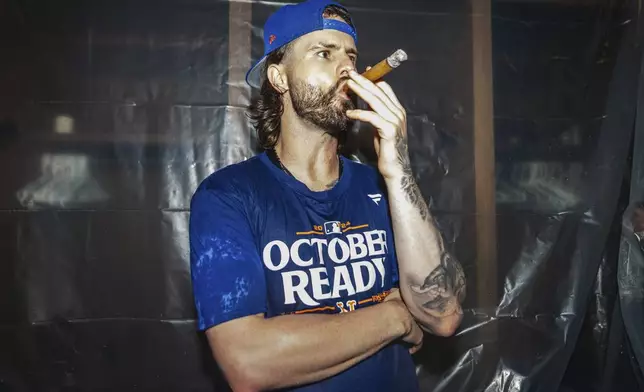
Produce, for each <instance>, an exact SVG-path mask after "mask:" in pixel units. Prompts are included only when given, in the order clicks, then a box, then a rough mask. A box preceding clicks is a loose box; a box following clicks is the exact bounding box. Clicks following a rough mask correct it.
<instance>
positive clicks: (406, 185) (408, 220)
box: [386, 146, 465, 335]
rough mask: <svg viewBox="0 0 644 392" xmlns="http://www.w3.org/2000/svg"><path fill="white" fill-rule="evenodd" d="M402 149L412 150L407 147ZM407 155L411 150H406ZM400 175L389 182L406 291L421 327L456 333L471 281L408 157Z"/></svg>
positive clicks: (402, 160) (402, 281)
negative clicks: (452, 252) (443, 233)
mask: <svg viewBox="0 0 644 392" xmlns="http://www.w3.org/2000/svg"><path fill="white" fill-rule="evenodd" d="M401 149H403V150H404V149H406V146H402V147H401ZM401 154H402V156H404V157H405V156H406V151H402V152H401ZM401 162H402V166H403V168H404V170H403V172H402V173H401V175H400V176H398V177H395V178H390V179H387V180H386V182H387V193H388V196H389V203H390V209H391V216H392V226H393V232H394V238H395V245H396V255H397V258H398V265H399V269H400V290H401V293H402V296H403V298H404V299H405V303H406V304H407V306H408V307H409V311H410V312H411V314H412V315H414V317H415V318H416V319H417V320H418V322H419V324H421V326H423V327H424V328H425V329H428V330H430V331H432V332H434V333H436V334H438V335H451V334H452V333H453V332H454V329H455V328H456V327H458V325H459V324H460V321H461V318H462V309H461V305H460V304H461V302H462V300H463V298H464V296H465V277H464V274H463V270H462V268H461V265H460V264H459V263H458V261H457V260H456V259H454V258H453V257H452V256H451V255H450V254H449V253H447V252H446V251H445V248H444V245H443V240H442V237H441V235H440V233H439V231H438V229H437V228H436V226H435V225H434V220H433V217H432V216H431V213H430V211H429V208H428V207H427V203H425V200H424V198H423V196H422V194H421V192H420V189H419V188H418V185H417V184H416V181H415V180H414V177H413V175H412V172H411V168H410V165H409V160H408V159H401Z"/></svg>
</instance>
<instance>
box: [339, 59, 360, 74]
mask: <svg viewBox="0 0 644 392" xmlns="http://www.w3.org/2000/svg"><path fill="white" fill-rule="evenodd" d="M344 57H345V58H344V59H342V63H341V64H340V76H341V77H343V78H348V77H349V71H355V70H356V65H355V64H354V63H353V60H352V59H351V58H350V57H349V56H344Z"/></svg>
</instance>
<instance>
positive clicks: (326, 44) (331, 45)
mask: <svg viewBox="0 0 644 392" xmlns="http://www.w3.org/2000/svg"><path fill="white" fill-rule="evenodd" d="M320 48H324V49H334V50H340V46H339V45H336V44H334V43H330V42H318V43H316V44H313V45H311V47H310V48H309V50H315V49H320ZM346 52H347V53H349V54H353V55H355V56H357V55H358V51H357V50H356V49H354V48H348V49H347V50H346Z"/></svg>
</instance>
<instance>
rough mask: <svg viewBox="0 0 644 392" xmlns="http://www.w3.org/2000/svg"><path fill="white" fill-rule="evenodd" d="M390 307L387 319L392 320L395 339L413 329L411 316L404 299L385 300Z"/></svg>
mask: <svg viewBox="0 0 644 392" xmlns="http://www.w3.org/2000/svg"><path fill="white" fill-rule="evenodd" d="M382 305H384V306H386V307H387V308H388V312H386V314H387V320H389V321H390V322H391V331H392V333H393V337H394V339H397V338H401V337H403V336H406V335H407V334H408V333H409V331H411V327H412V324H411V316H410V314H409V312H408V311H407V308H406V307H405V304H404V303H403V302H402V301H398V300H394V301H388V302H384V303H383V304H382Z"/></svg>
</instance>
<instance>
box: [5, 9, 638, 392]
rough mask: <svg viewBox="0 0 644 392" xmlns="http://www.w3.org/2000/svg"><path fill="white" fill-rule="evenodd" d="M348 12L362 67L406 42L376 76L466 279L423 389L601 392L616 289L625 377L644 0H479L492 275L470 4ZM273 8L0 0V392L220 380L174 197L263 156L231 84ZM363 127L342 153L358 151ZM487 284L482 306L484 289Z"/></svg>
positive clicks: (428, 352)
mask: <svg viewBox="0 0 644 392" xmlns="http://www.w3.org/2000/svg"><path fill="white" fill-rule="evenodd" d="M344 3H345V4H346V5H348V6H349V7H350V9H351V10H352V11H353V15H354V20H355V21H356V24H357V27H358V32H359V37H360V42H359V49H360V52H361V56H360V63H361V64H360V65H361V66H362V67H364V66H366V65H367V64H375V63H376V62H378V61H380V60H381V59H382V58H384V57H385V56H386V55H388V54H390V52H392V51H393V50H395V49H397V48H399V47H402V48H404V49H405V50H406V51H407V52H408V54H409V55H410V61H408V62H407V63H405V64H404V71H402V70H400V71H396V72H393V73H392V74H391V75H390V76H388V81H389V83H390V84H391V85H392V86H393V87H394V89H395V91H396V92H397V93H398V95H399V97H400V99H401V101H402V102H403V104H404V105H405V107H406V109H407V111H408V117H409V126H408V127H409V133H410V152H411V156H412V163H413V168H414V172H415V174H416V177H417V180H418V182H419V185H420V187H421V189H422V191H423V193H424V195H425V196H426V198H427V200H428V201H429V202H430V203H431V205H432V208H433V210H434V211H435V214H436V216H437V219H438V221H439V224H440V227H441V230H442V231H443V233H444V235H445V238H446V239H447V241H448V243H449V246H450V248H451V249H452V250H453V251H454V253H455V254H456V256H457V257H458V258H459V260H461V262H462V263H463V265H464V268H465V271H466V275H467V279H468V287H469V289H468V293H469V294H468V297H467V300H466V303H465V308H466V314H465V319H464V322H463V325H462V326H461V328H460V329H459V331H458V333H457V335H456V336H454V337H452V338H448V339H443V338H440V339H439V338H435V337H432V336H427V338H426V342H425V345H424V348H423V350H422V351H421V352H420V353H418V354H417V355H416V362H417V364H418V374H419V378H420V380H421V384H422V386H423V390H436V391H446V392H448V391H449V392H451V391H490V392H492V391H544V392H545V391H547V392H552V391H558V390H561V391H575V390H580V391H581V390H584V391H586V390H590V389H588V388H592V389H593V390H599V385H609V386H610V382H611V380H608V381H607V380H606V378H602V376H601V375H600V374H601V373H602V372H603V371H604V367H605V362H606V361H605V359H606V358H607V352H609V351H611V347H614V346H615V344H612V343H611V342H612V340H611V339H610V338H609V335H610V331H611V328H610V327H611V326H612V325H613V324H614V322H613V319H614V318H613V315H614V314H618V315H620V314H619V313H615V311H614V310H613V309H615V307H616V305H615V303H616V298H617V291H618V290H619V302H620V304H618V305H619V306H618V307H617V309H618V310H619V309H620V308H621V312H622V313H624V314H623V320H624V325H625V328H626V331H627V333H626V335H627V336H628V339H624V340H619V339H617V340H616V341H617V344H618V345H622V344H624V343H623V342H624V341H626V343H625V344H626V347H627V348H628V349H629V350H631V351H632V353H633V355H632V357H631V359H633V364H634V365H633V367H632V369H631V367H630V366H631V363H630V362H628V361H626V362H624V361H622V362H620V363H621V365H620V369H619V370H620V371H621V372H622V373H624V374H626V373H629V372H630V374H631V377H632V378H635V377H636V376H633V372H635V371H637V372H639V367H638V366H637V361H636V360H635V358H636V359H637V360H639V361H640V362H639V363H644V359H643V358H642V356H643V355H644V352H643V351H642V341H643V337H642V332H641V331H642V329H641V328H639V329H638V327H641V324H642V320H643V318H642V296H641V295H640V294H641V289H642V279H641V277H642V268H643V267H642V257H641V256H642V255H641V254H640V253H638V252H640V251H641V249H639V248H636V247H634V246H633V245H632V244H633V243H632V234H633V232H632V226H631V227H630V230H631V232H630V233H629V232H628V230H629V229H628V227H626V226H627V225H626V224H624V226H625V228H624V235H623V237H624V239H623V241H622V244H621V245H622V248H621V256H620V257H619V265H618V256H617V255H615V254H613V253H614V252H613V251H614V250H615V249H618V248H619V246H620V241H619V239H618V240H617V241H612V242H611V241H610V238H611V236H610V232H611V230H610V229H611V227H612V226H614V225H613V223H614V220H615V216H617V215H618V214H621V212H622V211H619V208H618V206H619V204H618V199H619V197H620V189H621V186H622V178H623V174H624V173H625V172H628V171H630V168H629V167H628V162H627V157H628V155H629V147H630V146H631V139H632V134H633V125H634V124H635V115H636V106H635V102H636V97H637V87H638V83H634V82H633V81H637V80H638V78H639V77H640V63H641V50H640V47H639V45H637V42H638V41H637V40H638V37H639V36H638V34H639V30H638V29H641V26H640V24H641V23H640V19H639V17H638V16H639V15H638V11H639V10H638V8H637V4H636V3H637V2H636V1H622V2H619V1H617V2H615V1H606V2H605V3H602V2H595V3H593V4H592V5H586V6H584V5H570V4H568V5H562V4H559V3H558V2H543V3H540V2H516V3H514V2H499V3H494V6H493V9H492V13H493V18H492V22H491V23H492V33H493V36H492V43H493V53H492V56H493V65H494V75H493V77H494V139H495V150H496V185H497V186H496V203H497V216H496V232H497V236H496V237H497V239H498V244H497V246H496V248H497V251H498V260H497V261H496V273H497V283H495V286H494V287H491V286H486V285H491V284H494V283H490V282H485V281H481V280H480V279H477V276H481V271H479V270H478V268H479V267H481V265H480V263H477V249H476V236H477V232H476V226H477V224H476V219H477V211H476V207H475V206H476V203H475V201H476V195H475V186H474V176H475V171H474V167H473V165H474V164H473V155H472V154H473V95H472V91H473V87H472V80H473V76H472V75H473V73H474V72H477V70H473V69H472V34H473V32H472V12H471V9H470V5H469V3H467V2H464V1H450V2H444V1H424V2H417V1H411V0H406V1H398V2H384V1H380V0H377V1H376V0H370V1H366V0H364V1H361V0H352V1H345V2H344ZM579 3H581V2H579ZM278 5H279V3H274V2H252V4H251V3H250V2H234V3H228V2H226V1H221V2H213V1H205V0H193V1H188V2H181V1H171V0H165V1H154V2H152V1H144V0H142V1H129V2H128V1H110V2H107V1H96V2H70V1H58V2H47V3H45V2H34V1H28V0H27V1H24V0H11V1H8V2H5V3H4V4H3V5H2V6H0V9H2V10H3V13H0V18H1V19H2V20H1V22H2V23H0V26H1V27H0V29H2V30H1V32H2V34H0V39H2V40H3V43H4V45H3V46H2V58H3V60H2V62H1V64H0V86H1V90H2V92H3V93H2V94H0V129H1V131H2V132H0V162H1V163H2V165H3V168H4V170H3V181H2V183H3V186H2V187H1V188H0V255H1V256H0V257H1V262H0V347H1V348H2V349H0V387H6V388H8V390H10V391H34V390H83V391H85V390H87V391H90V390H98V389H101V390H118V391H130V390H159V391H161V390H162V391H173V390H176V391H186V390H194V391H212V390H216V391H220V390H226V388H227V387H226V384H225V382H223V379H222V377H221V374H220V373H219V372H218V370H217V367H216V364H215V363H214V362H213V360H212V356H211V354H210V352H209V349H208V346H207V344H206V342H205V339H204V337H203V335H201V334H198V333H197V332H196V328H195V323H194V316H195V313H194V309H193V302H192V296H191V295H192V292H191V287H190V277H189V263H188V260H189V252H188V233H187V227H188V217H189V201H190V197H191V195H192V193H193V192H194V190H195V188H196V186H197V185H198V184H199V182H200V181H201V180H202V179H203V178H205V177H206V176H207V175H208V174H210V173H211V172H213V171H214V170H217V169H219V168H221V167H223V166H225V165H228V164H231V163H234V162H238V161H241V160H243V159H246V158H248V157H250V156H252V155H254V154H255V153H257V149H256V148H255V141H256V140H255V136H254V135H253V132H252V130H251V129H250V127H249V124H248V121H247V119H246V118H245V117H244V107H245V105H246V104H247V103H248V92H249V91H248V89H247V88H246V87H244V85H243V82H241V80H240V75H242V76H243V73H244V72H245V67H246V66H247V65H248V64H249V63H250V59H251V58H252V59H257V58H258V57H259V56H260V54H261V51H262V46H261V45H262V39H261V36H262V25H263V22H264V21H265V19H266V17H267V16H268V15H269V14H270V13H271V12H272V11H274V10H275V8H276V7H277V6H278ZM245 42H247V43H250V44H251V47H250V53H246V54H244V53H243V52H240V51H241V50H242V49H243V48H244V43H245ZM247 57H248V58H247ZM640 115H641V113H640ZM363 136H364V133H363V132H359V131H358V130H356V132H355V133H353V134H352V136H351V138H350V142H349V143H348V146H349V148H350V151H348V153H350V154H351V156H352V157H354V158H355V159H359V160H362V161H364V162H367V163H369V162H371V163H372V162H373V159H374V154H373V151H372V150H371V149H370V147H369V146H370V140H368V139H369V137H368V136H366V137H364V138H363ZM636 140H637V141H636V144H637V145H642V141H641V134H640V138H637V139H636ZM640 151H641V149H640ZM635 156H636V157H639V158H637V159H639V162H640V163H639V166H638V167H640V169H638V170H639V171H637V173H638V176H640V177H641V161H642V160H641V156H642V154H641V152H640V153H639V154H637V153H636V154H635ZM637 159H636V160H637ZM634 167H635V164H634ZM638 181H639V182H637V184H638V185H637V186H636V187H635V188H634V191H633V194H636V195H637V197H639V198H640V199H641V198H642V188H641V179H639V177H638ZM633 197H635V196H633ZM619 216H620V219H621V215H619ZM624 216H625V217H626V215H624ZM618 231H621V228H619V225H618ZM627 237H628V239H627ZM617 238H619V235H618V236H617ZM616 270H617V272H615V271H616ZM617 276H618V277H619V285H617V284H612V283H611V282H615V280H616V279H617ZM611 279H612V280H611ZM486 290H487V291H489V292H492V293H498V296H497V298H496V299H495V300H496V301H495V302H496V305H495V306H492V305H490V304H489V303H487V302H485V301H482V300H481V299H480V298H478V295H479V294H480V293H483V292H485V291H486ZM638 290H639V291H638ZM638 293H639V294H638ZM620 317H621V315H620ZM586 331H589V332H588V333H586ZM613 331H617V332H618V329H613ZM584 336H588V338H587V339H586V338H584ZM629 342H632V345H631V344H630V343H629ZM613 343H614V342H613ZM611 344H612V346H611ZM620 347H621V346H620ZM619 352H620V351H619V350H618V354H619ZM580 353H581V354H580ZM586 353H591V354H590V355H586ZM620 355H621V354H620ZM622 357H623V355H622ZM571 358H572V359H573V360H572V361H571ZM575 358H577V359H575ZM620 358H621V357H620ZM569 364H570V367H569ZM589 369H590V371H589ZM618 373H619V372H618ZM622 373H619V374H622ZM638 374H639V373H638ZM578 376H579V377H578ZM578 378H579V379H578ZM581 378H583V379H584V380H581ZM625 380H626V378H622V379H621V380H619V381H620V382H621V384H620V385H621V386H622V387H623V386H624V383H625V382H626V381H625ZM633 385H635V384H633ZM586 387H588V388H586ZM620 390H629V389H620ZM631 390H632V389H631Z"/></svg>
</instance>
